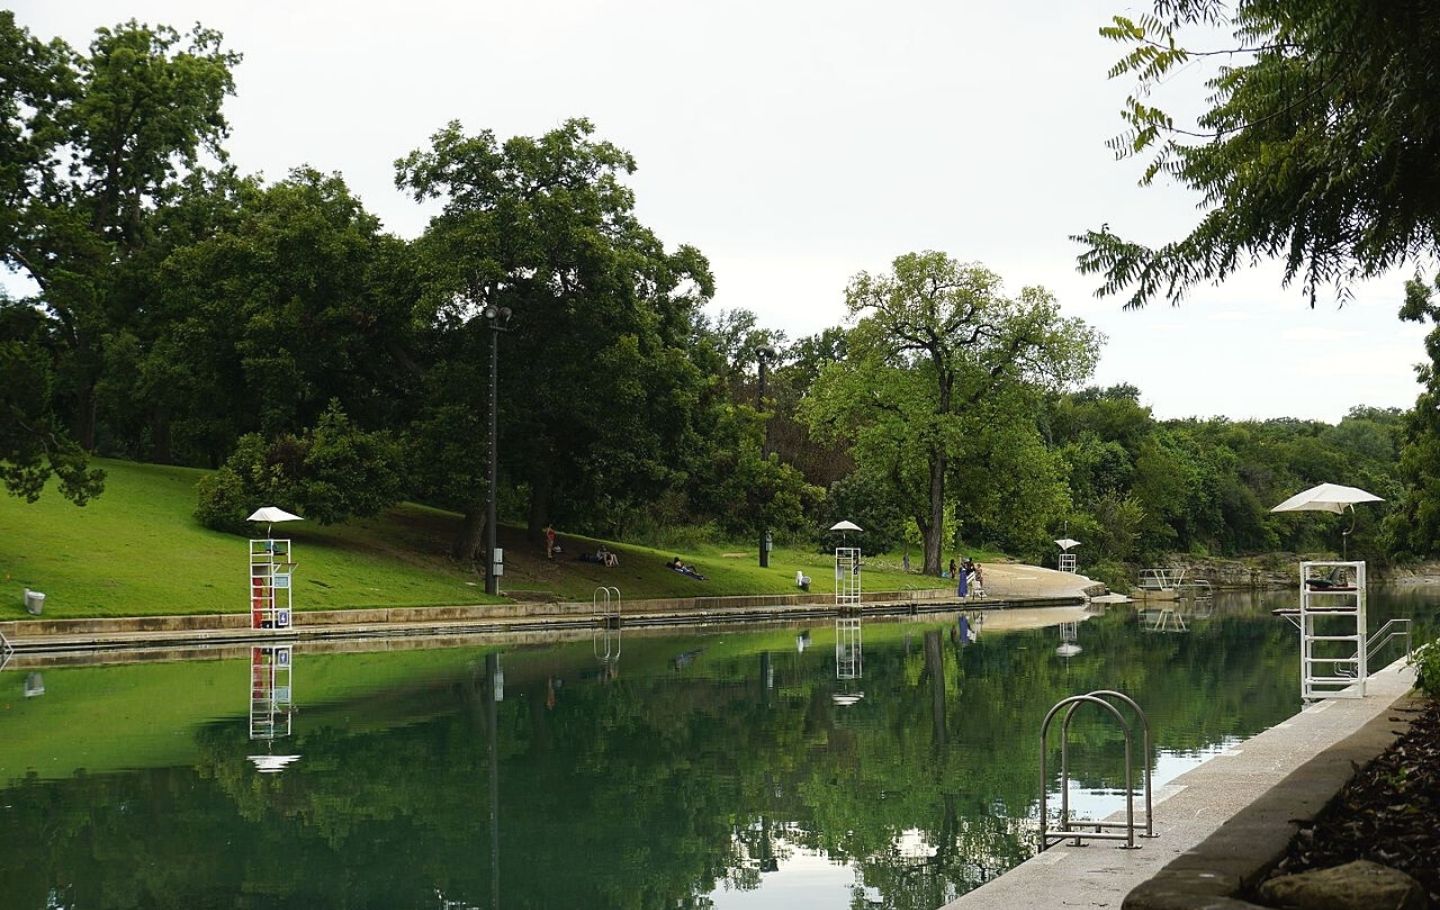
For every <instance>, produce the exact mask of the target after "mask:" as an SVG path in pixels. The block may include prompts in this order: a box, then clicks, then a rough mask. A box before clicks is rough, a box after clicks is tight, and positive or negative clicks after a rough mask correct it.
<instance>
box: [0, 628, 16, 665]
mask: <svg viewBox="0 0 1440 910" xmlns="http://www.w3.org/2000/svg"><path fill="white" fill-rule="evenodd" d="M14 656H15V646H14V645H12V644H10V639H8V638H6V637H5V633H4V632H0V670H3V669H5V666H6V665H7V664H9V663H10V658H12V657H14Z"/></svg>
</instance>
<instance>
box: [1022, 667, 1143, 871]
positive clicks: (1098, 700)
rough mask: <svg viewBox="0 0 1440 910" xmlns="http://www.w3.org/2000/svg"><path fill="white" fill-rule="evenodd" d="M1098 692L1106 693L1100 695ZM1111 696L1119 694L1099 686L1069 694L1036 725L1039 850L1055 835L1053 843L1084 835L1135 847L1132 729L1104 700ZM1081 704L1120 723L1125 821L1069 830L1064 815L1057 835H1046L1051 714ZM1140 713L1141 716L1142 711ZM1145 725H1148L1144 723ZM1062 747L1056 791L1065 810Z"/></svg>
mask: <svg viewBox="0 0 1440 910" xmlns="http://www.w3.org/2000/svg"><path fill="white" fill-rule="evenodd" d="M1099 693H1107V694H1106V695H1101V694H1099ZM1113 695H1120V693H1118V692H1113V691H1112V690H1109V689H1102V690H1098V693H1091V694H1087V695H1072V696H1070V697H1069V698H1063V699H1061V700H1060V701H1058V702H1056V703H1055V706H1054V707H1053V708H1051V709H1050V711H1049V712H1048V713H1047V714H1046V715H1045V720H1044V722H1043V723H1041V724H1040V849H1041V850H1042V851H1043V850H1046V849H1049V848H1050V847H1051V846H1053V845H1052V844H1051V843H1050V839H1051V838H1056V841H1055V842H1056V843H1059V842H1060V841H1063V840H1066V839H1068V838H1071V837H1073V838H1075V843H1076V844H1077V845H1078V844H1079V843H1080V839H1081V838H1084V837H1088V838H1091V839H1095V840H1124V841H1125V844H1124V847H1125V849H1128V850H1134V849H1137V846H1136V844H1135V789H1134V787H1132V786H1131V780H1132V779H1133V777H1134V774H1133V773H1132V767H1131V758H1130V751H1131V746H1132V745H1133V736H1132V733H1133V731H1132V729H1131V726H1130V723H1129V722H1128V721H1127V720H1125V715H1123V714H1121V713H1120V709H1119V708H1117V707H1115V705H1113V704H1111V703H1110V702H1109V701H1107V700H1106V698H1107V697H1110V696H1113ZM1120 697H1121V698H1123V699H1125V701H1127V702H1129V703H1130V704H1132V705H1133V704H1134V701H1133V700H1131V699H1130V698H1129V697H1128V696H1124V695H1121V696H1120ZM1081 704H1095V705H1099V706H1100V707H1102V708H1104V709H1105V710H1107V711H1109V712H1110V714H1111V715H1112V716H1113V717H1114V718H1115V719H1116V720H1117V721H1119V722H1120V729H1121V730H1122V731H1124V733H1125V824H1124V825H1115V824H1107V823H1104V822H1089V823H1087V825H1086V827H1093V828H1095V830H1094V831H1075V830H1072V829H1071V827H1070V820H1069V818H1068V815H1067V816H1062V817H1061V826H1060V829H1059V832H1058V834H1050V833H1049V832H1048V830H1047V829H1048V827H1049V804H1048V799H1049V780H1048V776H1047V774H1046V770H1045V752H1046V745H1047V742H1048V739H1049V734H1050V722H1051V721H1053V720H1054V719H1055V715H1056V714H1058V713H1060V710H1061V709H1062V708H1072V709H1073V707H1078V706H1079V705H1081ZM1136 710H1139V707H1138V706H1136ZM1141 716H1142V717H1143V716H1144V715H1143V713H1142V715H1141ZM1069 717H1070V712H1069V711H1067V713H1066V720H1067V721H1068V720H1069ZM1146 725H1147V726H1148V722H1147V724H1146ZM1063 731H1064V725H1062V732H1063ZM1066 749H1067V745H1066V744H1065V743H1062V744H1061V753H1060V754H1061V761H1062V769H1063V773H1062V776H1061V779H1060V792H1061V793H1062V794H1067V795H1066V797H1065V800H1066V801H1065V803H1064V805H1065V807H1066V811H1067V812H1068V806H1069V802H1068V791H1069V788H1070V779H1069V763H1068V759H1067V758H1066ZM1146 764H1147V765H1148V764H1149V757H1148V755H1147V757H1146ZM1107 827H1108V828H1114V827H1123V828H1124V829H1125V833H1124V834H1119V833H1115V832H1107V831H1102V830H1101V829H1102V828H1107Z"/></svg>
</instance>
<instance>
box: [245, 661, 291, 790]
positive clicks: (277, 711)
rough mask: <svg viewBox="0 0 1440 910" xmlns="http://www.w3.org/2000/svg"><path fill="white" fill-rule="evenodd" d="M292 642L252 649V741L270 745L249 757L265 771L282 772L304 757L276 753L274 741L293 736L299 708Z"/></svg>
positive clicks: (260, 770) (270, 772) (250, 688)
mask: <svg viewBox="0 0 1440 910" xmlns="http://www.w3.org/2000/svg"><path fill="white" fill-rule="evenodd" d="M293 672H294V655H293V653H292V646H291V645H260V646H257V647H253V648H251V649H250V685H249V690H250V741H251V742H263V743H265V744H266V750H267V751H266V753H265V754H264V755H250V756H247V757H248V758H249V759H250V761H251V762H252V763H254V765H255V768H256V770H257V771H259V772H260V773H261V774H279V773H280V772H281V771H284V770H285V769H286V768H288V767H289V766H290V765H292V764H294V763H295V762H297V761H299V760H300V756H299V755H276V754H275V752H274V742H275V740H277V739H285V738H287V737H288V736H290V718H291V715H292V714H293V713H294V710H295V703H294V689H293V688H292V679H293Z"/></svg>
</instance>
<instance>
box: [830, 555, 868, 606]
mask: <svg viewBox="0 0 1440 910" xmlns="http://www.w3.org/2000/svg"><path fill="white" fill-rule="evenodd" d="M862 569H863V566H862V565H861V563H860V548H859V547H836V548H835V606H837V607H846V606H853V607H858V606H860V572H861V570H862Z"/></svg>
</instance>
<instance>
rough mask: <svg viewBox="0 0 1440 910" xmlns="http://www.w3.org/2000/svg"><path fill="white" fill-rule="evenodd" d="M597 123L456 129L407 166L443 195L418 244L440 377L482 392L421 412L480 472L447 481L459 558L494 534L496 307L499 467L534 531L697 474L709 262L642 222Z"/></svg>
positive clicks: (461, 459)
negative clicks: (530, 131)
mask: <svg viewBox="0 0 1440 910" xmlns="http://www.w3.org/2000/svg"><path fill="white" fill-rule="evenodd" d="M593 131H594V130H593V127H592V126H591V125H590V123H589V122H588V121H585V120H570V121H567V122H566V123H564V124H562V125H561V126H560V127H558V128H557V129H554V130H551V131H550V132H548V133H546V134H545V135H543V136H539V137H533V138H532V137H524V136H520V137H514V138H511V139H509V140H506V141H503V142H501V141H499V140H498V139H497V138H496V137H495V135H494V134H493V133H491V132H489V131H482V132H480V133H477V134H475V135H467V134H466V133H465V132H464V131H463V130H462V129H461V127H460V125H459V124H458V123H451V124H450V125H448V126H447V127H445V128H444V129H442V130H440V131H439V132H438V133H436V134H435V135H434V136H433V137H432V139H431V144H430V146H429V147H428V148H425V149H419V150H416V151H414V152H411V153H410V154H409V155H407V156H406V157H404V158H402V159H400V160H399V161H398V162H397V163H396V183H397V185H398V186H400V187H401V188H403V189H406V190H409V191H410V192H412V193H413V194H414V196H415V198H416V199H417V200H430V199H434V200H438V201H439V202H440V204H441V211H440V213H439V214H437V215H436V216H435V217H434V218H433V219H431V221H430V224H429V226H428V227H427V229H426V231H425V234H424V236H423V237H422V238H421V239H420V241H419V242H418V244H417V249H418V252H419V254H420V257H421V261H422V269H423V273H424V281H423V288H424V297H423V300H424V303H425V309H424V312H425V313H427V314H428V317H427V323H428V325H429V326H430V327H431V328H432V330H433V333H434V335H435V336H436V337H435V342H434V343H435V347H436V350H437V351H441V352H443V353H444V356H443V358H441V359H439V360H437V361H436V367H435V368H434V371H435V374H436V375H437V376H443V377H444V384H445V385H446V386H447V387H449V388H451V389H456V390H457V391H459V390H460V388H461V387H465V388H468V390H469V391H468V393H466V394H464V395H457V396H455V397H445V398H439V399H437V407H442V408H443V409H445V410H447V411H449V412H451V413H452V414H453V416H455V417H458V418H460V419H458V420H449V421H445V420H440V419H438V414H429V415H424V417H423V420H424V422H425V425H426V426H427V427H428V428H429V429H430V431H432V432H431V434H430V435H431V436H432V437H433V436H434V435H435V433H434V432H433V431H438V432H439V433H440V435H442V436H448V437H449V438H451V439H452V440H454V439H456V435H457V434H466V436H465V438H464V439H463V440H457V442H458V444H452V445H449V446H437V447H432V451H434V452H436V453H437V454H439V455H446V454H448V455H450V456H452V457H453V458H454V459H455V461H454V462H453V463H451V464H449V465H447V466H446V472H447V473H449V474H451V475H452V476H458V477H462V478H468V482H465V483H463V484H460V486H462V487H463V489H451V490H450V491H449V492H450V493H451V494H452V496H453V497H454V500H453V501H452V504H453V505H455V506H456V507H458V508H460V509H461V510H463V511H464V512H465V514H466V517H467V520H466V522H465V527H464V530H463V531H462V535H461V539H459V540H457V545H456V551H457V553H459V554H460V555H462V556H472V557H473V556H475V555H477V554H478V552H479V548H480V543H481V532H482V530H483V524H482V522H481V521H480V520H479V519H480V515H481V513H482V511H483V509H482V507H483V503H484V497H485V490H484V486H483V483H482V482H481V480H480V473H481V472H480V468H481V467H482V466H483V463H484V457H485V455H484V445H483V438H476V435H477V434H476V433H475V431H478V430H479V429H480V428H481V427H483V425H484V423H483V420H476V419H474V415H476V414H477V413H478V414H481V415H483V414H484V413H485V407H484V404H483V400H477V399H479V395H480V394H483V390H484V388H485V382H484V380H483V379H482V375H481V374H479V370H480V369H483V368H484V367H485V366H486V365H487V363H488V353H487V352H486V349H487V348H488V344H487V341H488V338H487V336H488V332H489V328H488V325H487V323H486V322H485V319H484V318H483V316H482V315H481V313H482V310H483V308H484V307H486V306H490V305H493V306H495V307H497V308H501V307H503V308H508V309H509V310H511V311H512V312H513V314H514V315H513V318H512V319H511V320H510V322H509V325H508V327H507V328H508V332H507V334H506V335H505V337H504V338H503V340H502V342H501V345H500V347H501V357H500V365H499V370H500V383H501V388H502V392H501V396H500V402H501V403H500V415H499V416H500V425H501V452H502V456H503V457H502V459H501V464H502V466H503V469H504V471H505V474H506V475H507V476H508V478H509V479H510V480H511V482H512V483H514V484H515V485H516V486H519V487H521V488H522V489H524V490H525V491H526V494H527V498H528V513H529V515H528V524H529V526H530V529H531V531H532V532H533V533H538V532H539V530H540V529H541V528H542V527H544V525H545V524H546V523H547V522H549V521H551V520H563V519H566V518H576V519H579V518H582V516H584V515H585V514H586V513H589V516H588V517H589V518H590V520H591V521H593V520H594V516H595V515H596V514H597V513H599V514H606V515H610V516H612V517H614V516H618V515H621V514H623V513H624V512H625V511H626V510H627V507H628V506H629V505H630V504H631V503H633V502H635V501H636V500H638V499H644V498H651V497H654V496H655V495H657V494H658V493H659V492H661V491H663V490H664V489H666V488H667V487H669V486H671V485H672V484H674V483H676V482H678V481H679V480H681V479H683V477H684V475H685V467H686V465H687V464H688V463H689V462H690V460H691V458H692V455H693V452H694V450H695V449H696V447H697V443H698V434H699V429H698V427H697V419H698V418H699V416H700V415H703V414H705V413H707V411H708V410H709V407H708V404H707V401H708V400H710V399H712V398H713V397H714V396H715V394H716V390H714V389H713V388H712V387H711V384H710V382H709V380H707V379H706V377H705V376H704V375H703V374H702V373H701V371H700V369H699V368H698V367H697V365H696V363H695V360H694V358H693V357H692V354H691V351H690V340H691V330H692V326H693V320H694V315H695V311H696V308H697V307H698V306H699V305H700V304H701V303H703V302H704V301H705V300H707V299H708V298H709V296H710V294H711V292H712V290H713V280H712V278H711V275H710V269H709V265H708V263H707V262H706V261H705V258H704V257H703V256H702V255H700V253H699V251H697V250H695V249H694V248H692V247H687V246H681V247H679V248H677V249H676V250H674V251H673V252H671V251H667V250H666V249H665V247H664V245H663V244H662V243H661V242H660V240H659V238H657V237H656V236H655V234H654V233H652V232H651V231H650V230H649V229H648V228H646V227H645V226H644V225H642V224H641V223H640V222H639V220H638V219H637V218H636V217H635V213H634V206H635V199H634V193H633V192H632V191H631V189H630V188H629V187H628V186H627V185H626V183H625V179H624V178H625V177H626V176H628V175H629V174H630V173H632V172H633V171H634V169H635V161H634V159H633V158H632V157H631V156H630V154H629V153H627V152H625V151H624V150H623V149H620V148H618V147H616V146H615V145H613V144H611V143H609V142H604V141H597V140H595V139H592V138H591V135H592V133H593ZM457 358H458V360H457ZM472 370H474V371H475V372H470V371H472ZM467 376H469V377H471V378H470V379H469V380H466V379H465V377H467ZM447 427H451V428H453V430H454V432H450V431H449V430H447ZM451 486H452V487H453V486H455V485H454V484H452V485H451Z"/></svg>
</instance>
